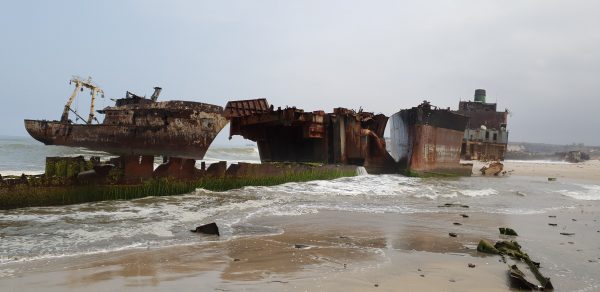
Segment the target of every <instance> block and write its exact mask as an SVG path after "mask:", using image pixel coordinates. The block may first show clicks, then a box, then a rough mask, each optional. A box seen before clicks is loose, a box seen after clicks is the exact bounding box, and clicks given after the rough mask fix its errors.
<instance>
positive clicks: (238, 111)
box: [224, 98, 270, 119]
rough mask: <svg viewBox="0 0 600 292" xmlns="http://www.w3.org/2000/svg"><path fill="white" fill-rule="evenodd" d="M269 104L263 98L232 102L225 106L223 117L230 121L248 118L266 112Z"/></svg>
mask: <svg viewBox="0 0 600 292" xmlns="http://www.w3.org/2000/svg"><path fill="white" fill-rule="evenodd" d="M269 110H270V109H269V103H268V102H267V99H265V98H259V99H248V100H233V101H230V102H228V103H227V105H226V106H225V112H224V115H225V117H226V118H228V119H230V118H233V117H243V116H249V115H253V114H257V113H265V112H268V111H269Z"/></svg>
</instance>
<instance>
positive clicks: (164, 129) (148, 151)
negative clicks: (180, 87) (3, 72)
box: [25, 101, 227, 159]
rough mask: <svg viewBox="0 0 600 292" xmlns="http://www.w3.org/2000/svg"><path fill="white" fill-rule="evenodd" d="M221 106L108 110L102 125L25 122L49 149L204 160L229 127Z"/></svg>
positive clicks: (157, 104) (182, 104) (160, 105)
mask: <svg viewBox="0 0 600 292" xmlns="http://www.w3.org/2000/svg"><path fill="white" fill-rule="evenodd" d="M222 111H223V109H222V108H221V107H219V106H215V105H209V104H203V103H196V102H184V101H168V102H154V103H149V104H143V105H135V104H134V105H126V106H118V107H108V108H105V109H104V110H102V111H101V112H102V113H104V114H105V115H106V117H105V119H104V121H103V123H102V124H95V125H94V124H89V125H87V124H83V125H82V124H73V123H68V122H59V121H43V120H25V128H26V129H27V132H29V134H30V135H31V136H32V137H33V138H34V139H36V140H38V141H40V142H42V143H44V144H46V145H63V146H72V147H85V148H88V149H92V150H99V151H105V152H109V153H113V154H117V155H162V156H169V157H181V158H189V159H203V158H204V154H205V153H206V150H207V149H208V147H209V146H210V144H211V143H212V141H213V140H214V139H215V137H216V136H217V134H218V133H219V132H220V131H221V129H222V128H223V127H224V126H225V125H226V124H227V120H226V119H225V118H224V117H223V116H222Z"/></svg>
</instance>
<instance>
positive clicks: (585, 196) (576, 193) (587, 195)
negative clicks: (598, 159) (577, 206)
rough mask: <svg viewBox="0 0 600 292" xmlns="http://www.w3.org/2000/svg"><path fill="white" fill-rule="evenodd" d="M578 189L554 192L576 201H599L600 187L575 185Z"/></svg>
mask: <svg viewBox="0 0 600 292" xmlns="http://www.w3.org/2000/svg"><path fill="white" fill-rule="evenodd" d="M577 186H579V187H580V189H579V190H558V191H556V192H558V193H560V194H562V195H564V196H567V197H571V198H573V199H577V200H585V201H597V200H600V186H599V185H586V184H577Z"/></svg>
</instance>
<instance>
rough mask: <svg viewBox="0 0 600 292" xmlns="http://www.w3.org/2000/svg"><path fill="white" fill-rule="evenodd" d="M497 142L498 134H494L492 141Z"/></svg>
mask: <svg viewBox="0 0 600 292" xmlns="http://www.w3.org/2000/svg"><path fill="white" fill-rule="evenodd" d="M496 140H498V133H494V141H496Z"/></svg>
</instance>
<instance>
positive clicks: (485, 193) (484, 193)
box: [458, 189, 498, 197]
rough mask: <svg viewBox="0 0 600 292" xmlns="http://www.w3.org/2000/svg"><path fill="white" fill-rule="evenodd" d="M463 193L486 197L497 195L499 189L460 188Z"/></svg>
mask: <svg viewBox="0 0 600 292" xmlns="http://www.w3.org/2000/svg"><path fill="white" fill-rule="evenodd" d="M458 192H459V193H460V194H461V195H463V196H467V197H484V196H492V195H497V194H498V191H496V190H494V189H483V190H459V191H458Z"/></svg>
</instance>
